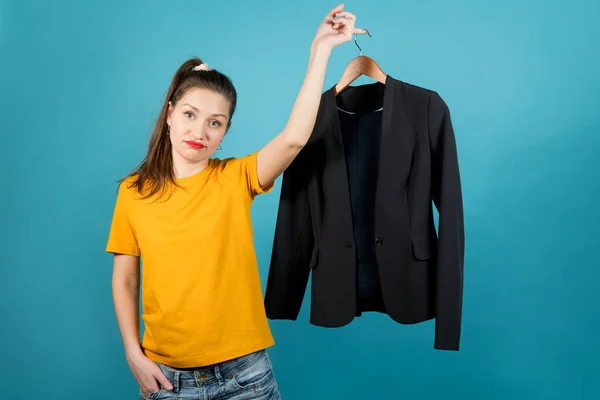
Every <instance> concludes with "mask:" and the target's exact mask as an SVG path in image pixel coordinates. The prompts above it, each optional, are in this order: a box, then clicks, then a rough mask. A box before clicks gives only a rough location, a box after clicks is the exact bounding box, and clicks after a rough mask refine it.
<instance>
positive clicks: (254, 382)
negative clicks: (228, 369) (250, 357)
mask: <svg viewBox="0 0 600 400" xmlns="http://www.w3.org/2000/svg"><path fill="white" fill-rule="evenodd" d="M230 379H231V381H232V382H233V383H234V384H235V385H236V386H237V387H238V388H239V389H252V390H253V391H254V392H257V391H258V390H260V389H264V388H268V387H269V386H270V385H271V384H272V383H273V382H274V379H275V378H274V377H273V369H272V368H271V363H270V361H269V359H268V358H267V355H266V353H263V355H261V357H260V359H259V360H258V361H257V362H256V363H254V364H253V365H251V366H249V367H247V368H244V369H243V370H240V371H237V372H236V373H234V374H232V375H231V376H230Z"/></svg>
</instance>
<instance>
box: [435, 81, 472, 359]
mask: <svg viewBox="0 0 600 400" xmlns="http://www.w3.org/2000/svg"><path fill="white" fill-rule="evenodd" d="M428 131H429V140H430V145H431V163H432V165H431V167H432V169H431V171H432V198H433V202H434V204H435V206H436V208H437V210H438V213H439V221H438V251H437V289H436V291H437V293H436V325H435V344H434V348H435V349H439V350H458V349H459V343H460V335H461V320H462V303H463V261H464V220H463V202H462V189H461V182H460V172H459V166H458V154H457V149H456V140H455V137H454V129H453V127H452V121H451V117H450V111H449V109H448V106H447V104H446V103H445V102H444V100H443V99H442V98H441V97H440V96H439V95H438V94H437V93H435V92H432V94H431V96H430V98H429V111H428Z"/></svg>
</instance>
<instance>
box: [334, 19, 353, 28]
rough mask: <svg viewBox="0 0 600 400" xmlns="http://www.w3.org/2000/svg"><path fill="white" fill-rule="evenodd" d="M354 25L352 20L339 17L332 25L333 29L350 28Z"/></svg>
mask: <svg viewBox="0 0 600 400" xmlns="http://www.w3.org/2000/svg"><path fill="white" fill-rule="evenodd" d="M351 25H352V22H350V21H349V20H347V19H343V18H342V19H338V20H335V21H333V25H332V26H331V27H332V28H333V29H335V30H338V29H340V28H342V27H346V28H350V27H351Z"/></svg>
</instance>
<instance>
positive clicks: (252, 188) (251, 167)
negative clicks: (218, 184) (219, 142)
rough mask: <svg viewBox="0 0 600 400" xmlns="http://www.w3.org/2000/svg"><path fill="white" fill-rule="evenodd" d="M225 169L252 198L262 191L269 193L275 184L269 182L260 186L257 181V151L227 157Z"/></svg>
mask: <svg viewBox="0 0 600 400" xmlns="http://www.w3.org/2000/svg"><path fill="white" fill-rule="evenodd" d="M225 171H226V173H228V174H229V175H230V176H234V177H235V179H236V180H237V181H238V182H240V184H241V185H243V186H244V188H245V189H246V190H247V191H248V193H249V195H250V196H251V197H252V198H254V197H256V196H257V195H259V194H262V193H269V192H270V191H271V190H273V186H274V184H275V183H274V182H271V183H270V184H269V185H267V186H265V187H261V185H260V183H259V181H258V151H255V152H254V153H251V154H248V155H246V156H244V157H240V158H232V159H229V160H228V161H227V163H226V166H225Z"/></svg>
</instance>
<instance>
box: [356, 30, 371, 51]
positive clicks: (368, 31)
mask: <svg viewBox="0 0 600 400" xmlns="http://www.w3.org/2000/svg"><path fill="white" fill-rule="evenodd" d="M363 30H364V31H365V32H367V35H369V37H373V36H371V34H370V33H369V31H368V30H366V29H363ZM356 37H357V34H356V33H355V34H354V44H355V45H356V47H358V50H359V52H360V53H359V54H360V55H361V56H362V49H361V48H360V46H359V45H358V41H357V40H356Z"/></svg>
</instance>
